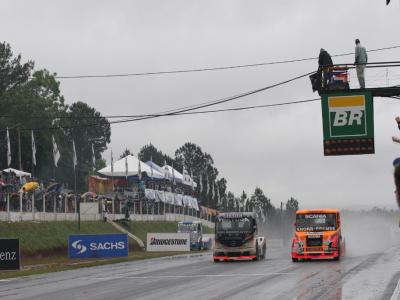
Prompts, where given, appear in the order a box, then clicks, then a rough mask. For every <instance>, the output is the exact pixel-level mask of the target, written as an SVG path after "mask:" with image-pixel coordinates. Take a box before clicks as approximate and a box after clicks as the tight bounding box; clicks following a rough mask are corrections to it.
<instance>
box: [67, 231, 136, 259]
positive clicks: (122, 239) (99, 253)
mask: <svg viewBox="0 0 400 300" xmlns="http://www.w3.org/2000/svg"><path fill="white" fill-rule="evenodd" d="M128 250H129V247H128V235H127V234H79V235H70V236H69V239H68V254H69V257H70V258H93V257H126V256H128Z"/></svg>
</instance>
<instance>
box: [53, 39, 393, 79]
mask: <svg viewBox="0 0 400 300" xmlns="http://www.w3.org/2000/svg"><path fill="white" fill-rule="evenodd" d="M397 48H400V45H398V46H391V47H384V48H376V49H372V50H368V51H367V52H377V51H385V50H392V49H397ZM349 55H354V52H348V53H341V54H335V55H332V57H342V56H349ZM315 59H318V57H309V58H299V59H290V60H281V61H273V62H264V63H255V64H245V65H235V66H226V67H210V68H198V69H183V70H170V71H155V72H143V73H122V74H102V75H72V76H55V78H57V79H84V78H112V77H132V76H149V75H165V74H177V73H194V72H206V71H220V70H229V69H240V68H251V67H260V66H268V65H279V64H286V63H295V62H302V61H310V60H315Z"/></svg>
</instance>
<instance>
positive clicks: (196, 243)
mask: <svg viewBox="0 0 400 300" xmlns="http://www.w3.org/2000/svg"><path fill="white" fill-rule="evenodd" d="M178 233H189V234H190V250H202V249H210V248H211V239H205V238H203V224H202V223H201V222H200V221H181V222H178Z"/></svg>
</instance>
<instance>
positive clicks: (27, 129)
mask: <svg viewBox="0 0 400 300" xmlns="http://www.w3.org/2000/svg"><path fill="white" fill-rule="evenodd" d="M55 76H56V74H55V73H50V72H49V71H48V70H46V69H43V70H35V69H34V62H33V61H27V62H22V61H21V55H20V54H19V55H17V56H14V54H13V52H12V49H11V46H10V45H9V44H8V43H6V42H2V43H0V141H1V142H0V167H1V168H2V169H4V168H7V167H12V168H15V169H19V168H22V169H23V170H24V171H28V172H31V173H32V174H33V175H34V176H35V177H38V178H54V179H56V180H57V181H60V182H64V183H66V184H67V185H69V186H70V187H73V182H74V165H73V161H72V159H73V153H72V152H73V150H72V149H73V147H72V140H74V141H75V145H76V156H77V160H78V161H77V166H76V168H75V169H76V176H77V185H78V189H79V190H85V189H87V185H86V179H87V176H88V174H90V173H91V172H92V170H93V169H94V168H96V167H97V168H99V167H101V166H104V160H102V159H101V154H102V153H103V152H104V151H105V150H106V149H107V143H109V142H110V136H111V128H110V124H109V122H108V120H107V119H106V118H104V117H102V116H101V114H100V113H99V112H98V111H96V109H95V108H93V107H90V106H89V105H88V104H86V103H84V102H81V101H78V102H75V103H72V104H71V105H67V104H66V103H65V99H64V96H63V95H62V94H61V92H60V82H58V81H57V80H56V78H55ZM93 123H97V124H98V125H97V126H90V124H93ZM7 128H8V131H9V136H10V147H11V158H12V159H11V164H10V166H8V163H7V142H6V134H7ZM32 131H33V135H34V139H35V145H36V162H37V163H36V165H33V163H32V162H33V153H32V141H31V137H32ZM52 136H54V138H55V141H56V143H57V146H58V149H59V150H60V154H61V158H60V160H59V161H58V164H57V167H55V166H54V163H53V144H52ZM92 144H93V149H94V156H95V161H96V166H93V155H92ZM19 153H20V155H19Z"/></svg>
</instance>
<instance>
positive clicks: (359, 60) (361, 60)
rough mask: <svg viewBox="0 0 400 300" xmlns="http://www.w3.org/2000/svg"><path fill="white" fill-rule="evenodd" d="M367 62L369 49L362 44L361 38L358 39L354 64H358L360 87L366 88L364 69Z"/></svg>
mask: <svg viewBox="0 0 400 300" xmlns="http://www.w3.org/2000/svg"><path fill="white" fill-rule="evenodd" d="M367 62H368V55H367V50H365V47H364V46H363V45H361V43H360V40H359V39H356V50H355V60H354V64H355V65H356V71H357V78H358V82H359V83H360V89H365V77H364V70H365V65H366V64H367Z"/></svg>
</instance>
